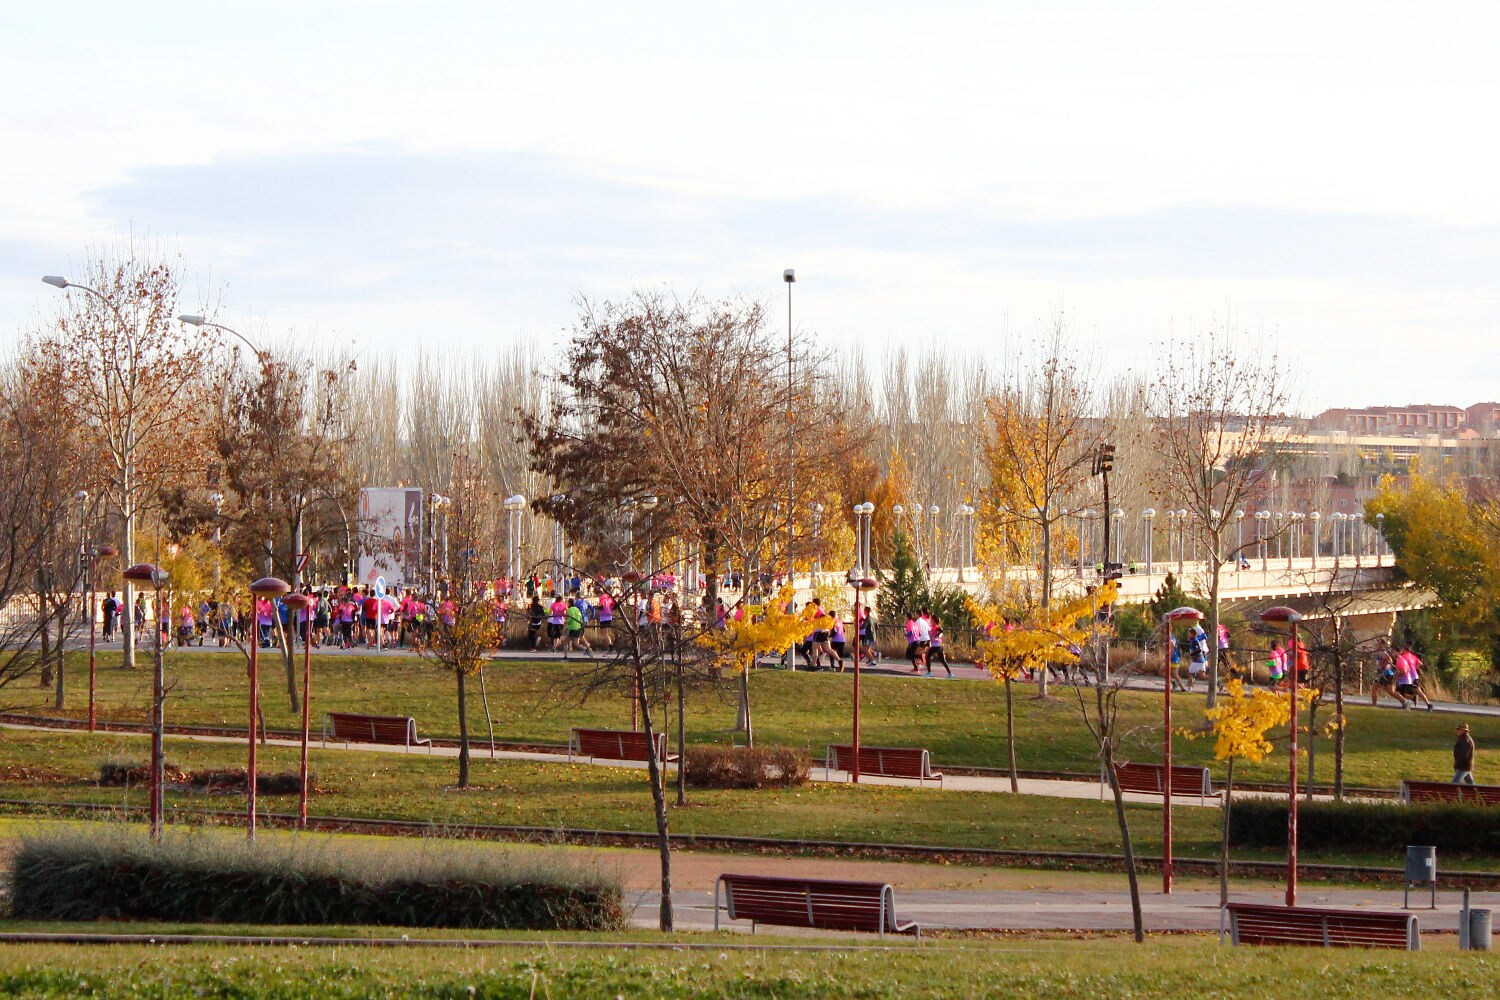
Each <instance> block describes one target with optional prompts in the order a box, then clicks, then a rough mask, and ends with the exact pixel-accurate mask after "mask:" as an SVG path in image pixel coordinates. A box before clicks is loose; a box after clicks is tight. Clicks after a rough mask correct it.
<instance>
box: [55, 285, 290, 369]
mask: <svg viewBox="0 0 1500 1000" xmlns="http://www.w3.org/2000/svg"><path fill="white" fill-rule="evenodd" d="M42 280H43V281H46V280H47V279H46V278H43V279H42ZM177 322H179V323H186V324H187V325H188V326H199V327H205V326H206V327H208V328H209V329H210V330H222V331H223V332H224V333H227V334H229V335H230V336H233V337H238V338H239V339H240V343H242V344H244V345H245V346H246V347H248V348H250V350H252V351H254V352H255V357H256V359H257V360H259V361H261V362H262V363H264V362H265V361H266V360H267V358H268V357H269V355H268V354H267V352H265V351H263V350H261V349H260V348H259V347H256V346H255V345H254V344H252V343H250V338H249V337H247V336H245V335H244V334H243V333H240V331H238V330H236V329H234V327H230V326H225V325H224V324H223V323H215V322H213V321H212V320H210V319H208V317H206V316H197V315H194V314H192V313H185V314H183V315H181V316H178V317H177Z"/></svg>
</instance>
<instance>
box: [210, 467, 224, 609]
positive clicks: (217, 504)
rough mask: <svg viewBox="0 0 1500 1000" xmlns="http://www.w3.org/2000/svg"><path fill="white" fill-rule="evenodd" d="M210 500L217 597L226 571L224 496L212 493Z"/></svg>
mask: <svg viewBox="0 0 1500 1000" xmlns="http://www.w3.org/2000/svg"><path fill="white" fill-rule="evenodd" d="M208 500H209V502H210V503H212V504H213V505H214V594H215V595H216V596H217V594H218V593H219V587H220V586H221V585H222V584H223V579H222V578H223V571H224V565H223V551H224V522H223V516H224V494H222V493H210V494H209V495H208Z"/></svg>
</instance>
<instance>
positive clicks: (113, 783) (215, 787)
mask: <svg viewBox="0 0 1500 1000" xmlns="http://www.w3.org/2000/svg"><path fill="white" fill-rule="evenodd" d="M150 780H151V765H150V764H148V763H147V762H145V761H134V760H106V761H103V762H101V763H100V764H99V784H101V785H103V786H105V787H107V788H111V787H129V786H132V785H144V784H146V783H148V782H149V781H150ZM162 780H163V781H164V782H165V783H166V784H169V785H180V786H186V787H187V788H190V789H192V790H193V791H195V792H207V793H209V794H211V795H213V794H229V793H233V794H236V795H243V794H244V793H245V769H244V768H242V767H225V768H216V769H213V770H209V771H187V770H184V769H183V768H181V767H178V766H177V765H176V764H173V763H171V762H170V761H163V763H162ZM307 787H308V789H309V790H310V791H314V792H315V791H317V790H318V776H317V775H316V774H312V773H309V774H308V776H307ZM255 790H256V792H258V793H259V794H261V795H296V794H298V793H299V792H301V791H302V775H301V774H299V773H298V772H296V771H281V772H278V773H276V774H264V773H261V772H257V773H256V775H255Z"/></svg>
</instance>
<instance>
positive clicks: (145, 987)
mask: <svg viewBox="0 0 1500 1000" xmlns="http://www.w3.org/2000/svg"><path fill="white" fill-rule="evenodd" d="M659 940H662V941H667V940H676V941H680V942H699V943H705V944H708V945H710V946H711V947H710V948H708V949H707V950H691V951H688V950H680V949H679V950H670V949H635V950H629V951H626V950H621V949H611V948H605V949H602V950H601V949H596V948H588V949H584V948H567V947H558V946H555V945H554V944H551V943H550V942H543V943H535V944H517V945H513V946H502V947H493V948H483V949H478V950H454V949H437V948H402V949H367V948H337V947H313V948H285V947H283V948H273V949H246V948H233V947H227V946H220V945H207V944H204V945H181V946H172V947H171V948H170V949H168V948H164V947H149V946H143V945H124V946H107V947H106V946H65V945H12V946H7V947H5V948H3V949H0V991H3V992H5V993H6V994H12V995H17V996H22V997H64V996H67V997H72V996H91V997H93V996H99V997H115V996H125V995H130V996H137V995H139V996H150V997H167V998H175V997H200V996H205V995H207V996H234V997H245V998H254V997H304V996H316V997H320V998H344V997H387V996H389V997H397V996H400V997H406V996H418V997H480V998H488V997H506V998H510V997H519V998H532V997H537V998H541V997H553V998H560V997H663V998H679V997H731V998H764V997H790V998H802V997H806V998H840V1000H842V998H846V997H860V998H864V1000H882V998H899V1000H910V998H917V1000H923V998H939V997H964V998H967V997H973V996H986V997H997V998H1006V997H1021V998H1026V1000H1031V998H1034V997H1039V996H1047V997H1053V996H1061V997H1090V998H1095V997H1177V996H1204V997H1253V998H1261V997H1266V996H1275V995H1282V994H1291V993H1294V992H1295V993H1297V994H1300V995H1310V996H1318V997H1320V998H1332V1000H1337V998H1345V997H1349V998H1359V1000H1371V998H1379V997H1398V996H1399V997H1406V996H1484V995H1488V993H1489V991H1491V990H1492V989H1493V988H1494V983H1495V977H1496V974H1497V972H1500V961H1497V960H1496V959H1495V958H1494V957H1492V956H1490V955H1486V954H1483V953H1467V954H1461V953H1458V952H1455V951H1452V950H1451V949H1452V947H1453V945H1452V944H1451V943H1448V942H1444V943H1442V944H1438V945H1437V946H1436V947H1432V948H1431V949H1430V950H1426V951H1422V952H1416V953H1406V952H1372V951H1363V950H1349V951H1344V950H1338V949H1333V950H1325V949H1321V948H1303V949H1264V948H1239V949H1234V948H1224V947H1220V946H1218V945H1217V944H1216V943H1215V942H1214V941H1213V940H1212V939H1205V938H1202V937H1196V936H1195V937H1188V938H1180V937H1179V938H1153V939H1150V940H1149V941H1148V942H1147V943H1146V944H1145V945H1135V944H1133V943H1130V942H1128V941H1122V940H1119V939H1092V940H1083V941H1066V940H1051V939H1045V938H1025V939H1021V940H1018V941H1006V942H990V941H971V942H965V943H962V944H959V943H954V942H936V943H930V944H927V945H924V946H922V947H914V946H910V945H904V944H901V945H897V946H896V947H895V948H894V949H884V948H872V947H849V948H845V949H841V950H838V951H832V952H820V951H811V950H775V951H766V950H741V949H730V948H722V947H712V946H713V945H715V944H720V945H722V944H723V943H728V942H736V943H745V941H746V939H745V938H744V937H743V936H741V935H735V936H729V935H722V936H715V935H707V934H702V935H678V936H676V937H675V938H670V939H668V938H661V939H659ZM807 943H812V942H807ZM818 943H827V942H824V941H820V942H818ZM1424 947H1429V945H1428V942H1424ZM1486 984H1488V985H1486Z"/></svg>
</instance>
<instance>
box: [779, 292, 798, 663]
mask: <svg viewBox="0 0 1500 1000" xmlns="http://www.w3.org/2000/svg"><path fill="white" fill-rule="evenodd" d="M781 280H782V281H784V282H786V582H787V583H789V584H791V585H792V586H794V587H795V586H796V583H797V581H796V574H797V564H796V562H795V557H794V555H793V543H794V542H795V541H796V537H797V516H796V503H797V494H796V489H795V473H794V467H795V465H796V453H795V451H794V445H793V441H794V439H795V437H796V435H795V433H794V431H793V428H794V416H795V412H796V410H795V407H796V400H795V399H794V398H793V395H794V394H793V385H792V285H794V284H796V282H797V269H796V268H792V267H789V268H787V269H786V270H784V271H782V272H781ZM794 599H795V598H794ZM787 666H789V667H790V668H791V669H792V670H796V669H797V647H796V645H795V644H794V645H793V646H792V651H791V652H790V653H788V654H787Z"/></svg>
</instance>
